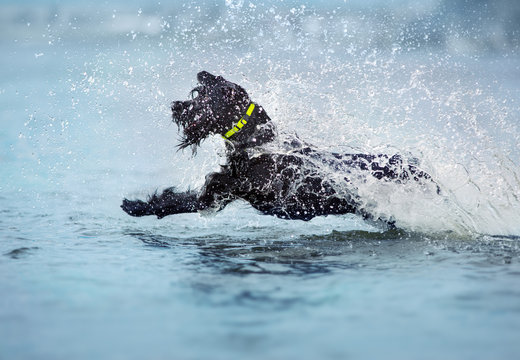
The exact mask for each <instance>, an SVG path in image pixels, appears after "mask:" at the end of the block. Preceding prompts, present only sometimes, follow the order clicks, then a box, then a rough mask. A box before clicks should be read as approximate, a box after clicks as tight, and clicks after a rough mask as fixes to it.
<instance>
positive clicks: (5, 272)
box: [0, 0, 520, 359]
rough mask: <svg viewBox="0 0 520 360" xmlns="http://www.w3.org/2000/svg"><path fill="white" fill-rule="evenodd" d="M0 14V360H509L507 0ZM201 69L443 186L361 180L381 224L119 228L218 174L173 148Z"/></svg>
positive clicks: (283, 127) (517, 329) (205, 150)
mask: <svg viewBox="0 0 520 360" xmlns="http://www.w3.org/2000/svg"><path fill="white" fill-rule="evenodd" d="M0 7H1V9H0V10H1V11H0V53H1V54H2V56H1V57H0V121H1V123H2V126H1V127H0V166H1V170H0V359H93V358H97V359H143V358H149V359H243V358H248V359H316V358H320V359H374V358H382V357H384V358H388V359H410V358H413V359H440V358H442V359H490V358H493V359H511V358H516V357H518V354H519V353H520V344H519V342H518V338H519V337H520V287H519V284H520V238H519V236H520V180H519V179H520V150H519V147H518V144H519V143H520V129H519V121H518V120H519V118H520V105H519V104H520V86H519V84H520V81H519V80H520V57H519V52H518V50H519V49H518V46H519V44H520V40H519V34H520V32H519V31H520V27H519V25H518V24H519V22H518V16H519V14H520V8H519V6H518V5H517V3H516V2H514V1H505V0H503V1H493V2H491V1H489V2H488V1H479V2H464V1H449V2H448V1H440V0H439V1H437V0H431V1H424V2H421V3H420V5H419V4H417V3H415V2H409V1H405V0H402V1H401V0H396V1H391V2H386V1H384V2H383V1H374V2H371V3H369V4H366V3H365V2H362V1H350V2H349V1H346V2H344V1H305V2H295V1H286V2H274V1H272V2H270V1H264V2H253V1H251V2H249V1H231V0H230V1H227V0H226V1H204V2H185V3H178V4H175V5H170V4H163V3H160V4H159V3H151V4H150V3H140V2H139V1H130V2H114V3H106V2H92V3H89V4H78V3H75V2H50V1H49V2H46V1H42V2H36V1H28V2H14V1H12V2H11V1H4V2H0ZM477 20H478V21H477ZM202 69H205V70H208V71H211V72H214V73H219V74H223V75H224V76H226V77H227V78H229V79H230V80H231V81H234V82H237V83H240V84H241V85H243V86H244V87H245V88H246V89H248V91H249V93H250V94H251V96H252V98H253V99H255V101H257V102H258V103H260V104H262V106H263V107H264V108H265V109H266V110H267V111H268V113H269V114H270V115H271V117H272V118H273V120H274V121H275V122H276V124H277V126H278V129H279V131H280V132H281V133H282V134H283V133H292V132H297V133H298V134H299V136H300V137H301V138H303V139H306V140H307V141H309V142H311V143H313V144H315V145H316V146H318V147H322V148H324V149H328V150H330V149H332V150H346V151H352V150H354V151H361V152H374V153H381V152H388V153H395V152H399V153H401V154H406V155H410V156H413V157H417V158H419V159H420V160H421V166H422V167H423V168H424V169H425V170H426V171H427V172H428V173H430V174H432V176H433V177H434V178H435V179H436V181H437V182H438V184H439V186H440V187H441V190H442V192H441V195H437V194H432V193H428V192H425V191H424V189H418V188H414V187H404V186H403V187H400V186H389V185H388V184H387V185H384V186H383V185H381V184H377V183H366V184H358V186H359V192H360V194H362V196H363V199H365V201H366V203H365V205H366V206H367V207H368V208H369V209H370V210H371V211H372V212H373V213H374V214H381V215H385V216H388V215H390V216H392V217H393V218H395V219H396V223H397V224H398V225H399V227H400V230H392V231H387V230H385V229H384V228H383V227H382V226H381V225H380V224H377V223H367V222H364V221H363V220H362V219H360V218H358V217H356V216H354V215H345V216H331V217H322V218H315V219H313V220H311V221H309V222H301V221H283V220H280V219H276V218H273V217H268V216H263V215H260V214H258V213H257V212H256V211H255V210H254V209H252V208H251V207H250V206H248V204H247V203H244V202H236V203H234V204H232V205H230V206H228V207H227V208H226V209H225V210H223V211H222V212H220V213H218V214H214V215H212V216H203V215H199V214H186V215H176V216H170V217H167V218H164V219H162V220H157V219H155V218H132V217H129V216H127V215H126V214H125V213H123V212H122V211H121V210H120V208H119V205H120V203H121V200H122V198H123V197H130V198H134V197H136V198H143V197H145V196H146V195H147V194H148V193H150V192H153V191H155V190H157V189H161V188H164V187H169V186H171V185H176V186H178V187H179V188H181V189H183V188H184V189H185V188H188V187H191V188H197V187H198V186H201V185H202V183H203V181H204V176H205V174H207V173H208V172H210V171H213V170H215V169H218V166H219V164H220V163H221V162H222V161H223V160H222V158H221V154H222V150H223V145H222V143H221V140H220V139H218V138H217V137H215V138H212V139H208V140H207V141H206V142H205V143H203V145H202V147H201V148H200V149H199V151H198V153H197V155H196V156H195V157H193V156H192V154H191V152H189V151H186V152H184V153H182V152H177V151H176V148H175V145H176V143H177V140H178V134H177V128H176V127H175V126H174V125H173V124H172V123H171V121H170V114H169V104H170V102H171V101H172V100H177V99H183V98H186V97H187V95H188V93H189V91H190V90H191V89H192V88H193V87H194V86H195V84H196V73H197V72H198V71H200V70H202Z"/></svg>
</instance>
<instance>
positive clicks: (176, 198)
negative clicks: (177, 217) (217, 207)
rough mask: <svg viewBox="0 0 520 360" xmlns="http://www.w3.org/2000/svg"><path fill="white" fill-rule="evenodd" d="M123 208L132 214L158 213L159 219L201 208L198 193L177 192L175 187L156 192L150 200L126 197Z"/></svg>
mask: <svg viewBox="0 0 520 360" xmlns="http://www.w3.org/2000/svg"><path fill="white" fill-rule="evenodd" d="M121 208H122V209H123V210H124V211H125V212H126V213H127V214H129V215H132V216H146V215H156V216H157V217H158V218H159V219H161V218H163V217H165V216H167V215H173V214H180V213H191V212H196V211H198V210H200V209H201V204H200V201H199V200H198V196H197V193H195V192H193V191H186V192H175V188H169V189H166V190H164V191H163V193H162V194H161V195H158V194H154V195H152V196H150V198H149V199H148V201H142V200H128V199H124V200H123V204H122V205H121Z"/></svg>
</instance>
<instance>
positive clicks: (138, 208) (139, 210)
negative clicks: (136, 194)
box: [121, 199, 154, 216]
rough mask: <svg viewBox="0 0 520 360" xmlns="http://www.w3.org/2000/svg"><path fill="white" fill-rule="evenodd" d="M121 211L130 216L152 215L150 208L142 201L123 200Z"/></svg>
mask: <svg viewBox="0 0 520 360" xmlns="http://www.w3.org/2000/svg"><path fill="white" fill-rule="evenodd" d="M121 209H123V210H124V211H125V212H126V213H127V214H128V215H132V216H146V215H154V213H153V208H152V206H151V205H150V204H149V203H147V202H144V201H142V200H128V199H124V200H123V203H122V204H121Z"/></svg>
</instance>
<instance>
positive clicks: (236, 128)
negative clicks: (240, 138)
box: [222, 103, 255, 140]
mask: <svg viewBox="0 0 520 360" xmlns="http://www.w3.org/2000/svg"><path fill="white" fill-rule="evenodd" d="M254 109H255V104H253V103H251V104H250V105H249V107H248V108H247V111H246V114H245V115H244V116H242V118H240V120H238V122H237V123H236V124H235V125H233V127H232V128H231V129H230V130H228V131H227V132H226V133H225V134H224V135H223V136H222V137H223V138H224V139H225V140H228V139H229V138H230V137H231V136H233V135H234V134H236V133H237V132H239V131H240V130H242V128H243V127H244V125H245V124H247V120H249V117H250V116H251V114H252V113H253V110H254Z"/></svg>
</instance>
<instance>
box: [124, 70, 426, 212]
mask: <svg viewBox="0 0 520 360" xmlns="http://www.w3.org/2000/svg"><path fill="white" fill-rule="evenodd" d="M197 79H198V81H199V83H200V86H198V87H196V88H195V89H193V90H192V98H193V99H192V100H188V101H175V102H173V103H172V112H173V121H174V122H175V123H176V124H177V125H178V126H179V127H180V128H182V129H183V133H182V139H181V142H180V144H179V148H181V149H184V148H186V147H188V146H193V148H194V150H195V149H196V147H197V146H198V145H199V144H200V142H201V141H202V140H203V139H205V138H206V137H208V136H209V135H211V134H221V135H222V136H223V138H224V139H225V141H226V151H227V163H226V165H224V166H222V168H221V171H219V172H215V173H211V174H209V175H207V177H206V183H205V185H204V187H203V188H202V190H201V191H200V192H194V191H187V192H177V191H175V189H174V188H169V189H167V190H165V191H164V192H163V193H162V194H161V195H158V194H157V193H156V194H154V195H152V196H150V198H149V199H148V201H146V202H145V201H141V200H134V201H132V200H127V199H124V200H123V204H122V205H121V207H122V208H123V210H124V211H126V212H127V213H128V214H130V215H132V216H144V215H156V216H157V217H158V218H162V217H164V216H167V215H171V214H178V213H188V212H197V211H201V210H221V209H222V208H224V207H225V206H226V204H228V203H230V202H231V201H233V200H235V199H244V200H246V201H248V202H249V203H250V204H251V205H252V206H253V207H254V208H256V209H258V210H260V211H261V212H262V213H264V214H270V215H276V216H278V217H280V218H284V219H301V220H310V219H312V218H313V217H315V216H319V215H330V214H346V213H358V214H360V215H362V216H363V217H365V218H371V216H370V214H369V213H368V212H367V211H366V210H365V209H364V207H363V205H362V204H363V201H362V199H360V197H359V196H358V195H356V192H355V190H356V189H355V186H354V185H353V184H352V179H353V178H354V177H359V176H365V177H366V176H372V177H375V178H376V179H378V180H380V181H394V182H399V183H402V182H406V181H409V180H414V181H421V182H422V181H424V180H427V181H431V177H430V176H429V175H428V174H426V173H424V172H423V171H421V170H419V169H418V168H417V167H416V166H415V165H413V164H408V163H405V162H404V161H403V159H402V158H401V157H400V156H399V155H394V156H391V157H390V156H387V155H364V154H338V153H331V152H324V151H317V150H316V149H314V148H312V147H311V146H309V145H307V144H305V143H303V142H302V141H300V140H299V139H298V138H297V137H293V138H292V139H290V140H287V141H275V139H276V129H275V126H274V124H273V122H272V121H271V119H270V118H269V116H268V115H267V113H266V112H265V110H264V109H263V108H262V107H261V106H260V105H258V104H256V103H253V102H252V101H251V100H250V98H249V95H248V94H247V92H246V91H245V90H244V89H243V88H242V87H240V86H238V85H237V84H234V83H232V82H229V81H227V80H225V79H224V78H222V77H221V76H214V75H211V74H210V73H208V72H206V71H203V72H200V73H199V74H198V75H197ZM383 220H385V221H387V222H391V219H383Z"/></svg>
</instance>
